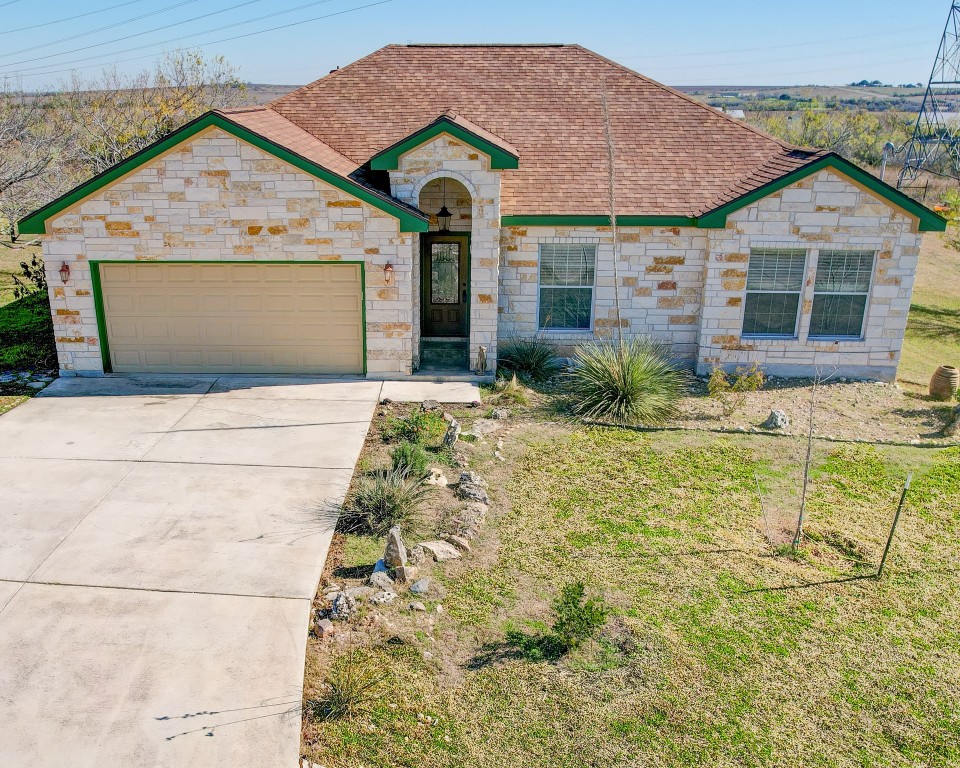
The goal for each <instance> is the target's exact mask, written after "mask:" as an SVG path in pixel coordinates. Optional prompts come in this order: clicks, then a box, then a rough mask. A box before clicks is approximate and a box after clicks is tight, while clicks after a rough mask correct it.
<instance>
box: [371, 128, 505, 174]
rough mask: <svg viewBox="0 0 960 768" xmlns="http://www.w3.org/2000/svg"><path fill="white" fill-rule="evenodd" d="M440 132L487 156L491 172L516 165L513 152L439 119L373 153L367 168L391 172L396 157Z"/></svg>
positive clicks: (397, 158) (394, 165)
mask: <svg viewBox="0 0 960 768" xmlns="http://www.w3.org/2000/svg"><path fill="white" fill-rule="evenodd" d="M444 133H447V134H450V135H451V136H453V137H454V138H455V139H458V140H459V141H462V142H463V143H464V144H467V145H469V146H471V147H473V148H474V149H476V150H477V151H478V152H482V153H483V154H485V155H487V156H488V157H489V158H490V167H491V168H492V169H493V170H498V171H500V170H512V169H515V168H518V167H519V166H520V157H519V155H517V154H516V153H514V152H511V151H509V150H507V149H505V148H503V147H499V146H497V145H496V144H494V143H492V142H490V141H488V140H487V139H485V138H483V137H482V136H478V135H477V134H475V133H474V132H473V131H470V130H468V129H466V128H464V127H463V126H461V125H457V124H456V123H455V122H453V121H452V120H451V119H450V118H448V117H446V116H442V117H440V118H438V119H436V120H434V121H433V122H432V123H430V124H429V125H427V126H424V127H423V128H421V129H420V130H418V131H415V132H414V133H411V134H410V135H409V136H407V137H406V138H404V139H401V140H400V141H398V142H397V143H396V144H393V145H392V146H389V147H387V148H386V149H384V150H381V151H380V152H378V153H377V154H375V155H374V156H373V157H372V158H370V167H371V168H372V169H373V170H375V171H395V170H397V169H398V168H399V167H400V158H401V157H402V156H403V155H405V154H406V153H407V152H410V151H411V150H413V149H416V148H417V147H419V146H421V145H422V144H426V143H427V142H428V141H430V140H431V139H434V138H436V137H437V136H440V135H441V134H444Z"/></svg>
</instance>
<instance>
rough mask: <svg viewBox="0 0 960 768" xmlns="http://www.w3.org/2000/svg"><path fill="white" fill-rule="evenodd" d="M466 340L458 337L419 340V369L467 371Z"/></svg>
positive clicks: (468, 366)
mask: <svg viewBox="0 0 960 768" xmlns="http://www.w3.org/2000/svg"><path fill="white" fill-rule="evenodd" d="M468 353H469V346H468V342H466V341H461V340H459V339H449V340H446V339H445V340H442V341H441V340H435V339H430V340H427V339H421V340H420V369H419V370H420V371H421V372H424V373H428V372H442V373H448V372H464V373H465V372H467V371H469V370H470V360H469V356H468Z"/></svg>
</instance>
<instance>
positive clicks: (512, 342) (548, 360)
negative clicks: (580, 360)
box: [497, 339, 563, 384]
mask: <svg viewBox="0 0 960 768" xmlns="http://www.w3.org/2000/svg"><path fill="white" fill-rule="evenodd" d="M497 367H498V369H500V370H503V371H505V372H510V373H514V374H517V375H519V376H520V377H521V378H524V379H527V380H529V381H533V382H536V383H538V384H539V383H542V382H544V381H548V380H549V379H552V378H553V377H554V376H556V375H557V374H558V373H560V371H561V370H563V365H562V364H561V363H560V360H559V359H558V358H557V355H556V353H555V352H554V350H553V346H552V345H550V344H548V343H547V342H546V341H544V340H543V339H508V340H507V341H504V342H502V343H501V344H500V349H499V351H498V353H497Z"/></svg>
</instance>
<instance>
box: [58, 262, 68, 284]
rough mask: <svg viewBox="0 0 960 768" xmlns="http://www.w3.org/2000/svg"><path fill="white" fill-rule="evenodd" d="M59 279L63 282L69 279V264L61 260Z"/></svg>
mask: <svg viewBox="0 0 960 768" xmlns="http://www.w3.org/2000/svg"><path fill="white" fill-rule="evenodd" d="M60 279H61V280H63V282H67V280H69V279H70V265H69V264H67V262H63V264H61V265H60Z"/></svg>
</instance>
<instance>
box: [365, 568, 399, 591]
mask: <svg viewBox="0 0 960 768" xmlns="http://www.w3.org/2000/svg"><path fill="white" fill-rule="evenodd" d="M367 584H369V585H370V586H371V587H373V588H374V589H379V590H392V589H393V579H391V578H390V577H389V576H388V575H387V572H386V571H374V572H373V573H372V574H370V578H369V579H367Z"/></svg>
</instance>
